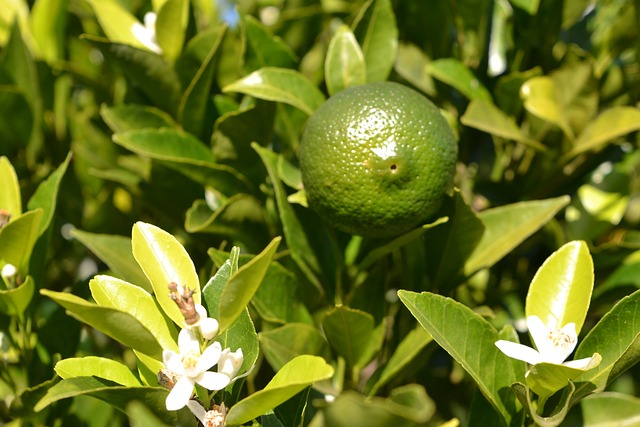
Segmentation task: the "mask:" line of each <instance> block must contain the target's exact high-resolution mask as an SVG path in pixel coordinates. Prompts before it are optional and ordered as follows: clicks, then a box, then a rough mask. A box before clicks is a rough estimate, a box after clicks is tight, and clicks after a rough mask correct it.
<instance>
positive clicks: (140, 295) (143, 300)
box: [89, 275, 178, 352]
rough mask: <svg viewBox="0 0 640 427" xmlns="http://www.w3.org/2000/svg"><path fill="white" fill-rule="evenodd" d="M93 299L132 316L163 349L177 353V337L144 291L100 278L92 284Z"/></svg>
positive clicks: (101, 276) (90, 283)
mask: <svg viewBox="0 0 640 427" xmlns="http://www.w3.org/2000/svg"><path fill="white" fill-rule="evenodd" d="M89 288H90V289H91V296H93V299H95V301H96V303H98V304H99V305H101V306H102V307H111V308H115V309H116V310H120V311H123V312H125V313H129V314H130V315H132V316H133V317H135V318H136V319H138V320H139V321H140V323H141V324H142V325H143V326H144V327H145V328H147V329H148V330H149V332H151V333H152V334H153V336H154V337H156V339H157V340H158V343H159V344H160V345H161V346H162V348H163V349H167V350H173V351H175V352H178V344H177V342H178V333H177V331H176V329H175V327H174V326H173V324H171V323H169V319H167V318H166V317H165V316H164V315H163V313H162V311H160V307H158V305H157V303H156V301H155V299H154V298H153V297H152V296H151V294H149V293H148V292H147V291H145V290H144V289H142V288H141V287H138V286H135V285H132V284H131V283H127V282H125V281H122V280H119V279H116V278H115V277H110V276H103V275H98V276H95V277H94V278H93V279H91V281H90V282H89Z"/></svg>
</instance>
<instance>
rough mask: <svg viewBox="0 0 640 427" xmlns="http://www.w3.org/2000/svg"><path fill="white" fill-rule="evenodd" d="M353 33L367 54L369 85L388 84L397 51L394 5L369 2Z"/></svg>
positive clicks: (380, 0)
mask: <svg viewBox="0 0 640 427" xmlns="http://www.w3.org/2000/svg"><path fill="white" fill-rule="evenodd" d="M353 32H354V34H355V36H356V39H357V40H358V42H359V43H360V46H361V47H362V53H363V54H364V60H365V63H366V72H367V82H368V83H370V82H378V81H384V80H386V79H387V77H389V73H390V72H391V69H392V68H393V64H394V62H395V60H396V50H397V48H398V27H397V24H396V17H395V14H394V12H393V7H392V4H391V1H390V0H369V1H368V2H367V3H366V4H365V5H364V6H362V8H361V9H360V12H359V14H358V16H357V17H356V19H355V20H354V21H353Z"/></svg>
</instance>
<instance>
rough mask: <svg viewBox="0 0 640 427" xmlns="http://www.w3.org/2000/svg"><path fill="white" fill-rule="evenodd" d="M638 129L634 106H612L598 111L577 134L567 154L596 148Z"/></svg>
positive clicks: (639, 114)
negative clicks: (593, 118) (600, 111)
mask: <svg viewBox="0 0 640 427" xmlns="http://www.w3.org/2000/svg"><path fill="white" fill-rule="evenodd" d="M639 129H640V110H638V109H637V108H635V107H613V108H610V109H608V110H605V111H603V112H602V113H600V114H599V115H598V116H597V117H596V118H595V120H593V121H592V122H591V123H589V124H588V125H587V127H586V128H585V129H584V130H583V131H582V132H581V133H580V134H579V135H578V137H577V138H576V140H575V141H574V142H573V148H572V149H571V151H570V152H569V153H568V154H567V156H574V155H577V154H580V153H583V152H585V151H589V150H597V149H599V148H601V147H602V146H603V145H604V144H605V143H607V142H609V141H611V140H613V139H616V138H619V137H621V136H623V135H626V134H628V133H630V132H634V131H637V130H639Z"/></svg>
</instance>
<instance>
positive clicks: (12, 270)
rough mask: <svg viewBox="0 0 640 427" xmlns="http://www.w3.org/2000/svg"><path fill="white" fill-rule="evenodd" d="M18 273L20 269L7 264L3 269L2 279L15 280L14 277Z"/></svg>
mask: <svg viewBox="0 0 640 427" xmlns="http://www.w3.org/2000/svg"><path fill="white" fill-rule="evenodd" d="M17 273H18V269H17V268H16V267H15V266H14V265H13V264H5V265H4V267H2V273H0V274H1V275H2V277H4V278H5V279H13V277H14V276H15V275H16V274H17Z"/></svg>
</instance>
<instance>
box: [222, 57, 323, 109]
mask: <svg viewBox="0 0 640 427" xmlns="http://www.w3.org/2000/svg"><path fill="white" fill-rule="evenodd" d="M222 91H223V92H225V93H226V92H240V93H244V94H245V95H250V96H253V97H256V98H259V99H266V100H268V101H276V102H283V103H285V104H289V105H292V106H294V107H296V108H298V109H300V110H301V111H303V112H305V113H306V114H308V115H311V114H312V113H313V112H314V111H315V110H316V109H317V108H318V107H319V106H320V104H322V103H323V102H324V100H325V98H324V95H323V94H322V92H320V89H318V88H317V87H315V86H314V85H313V84H312V83H311V82H310V81H309V80H307V78H306V77H304V76H303V75H302V74H301V73H300V72H298V71H295V70H290V69H286V68H275V67H263V68H260V69H259V70H256V71H254V72H253V73H251V74H249V75H248V76H245V77H243V78H242V79H240V80H238V81H236V82H233V83H231V84H229V85H227V86H225V87H224V88H222Z"/></svg>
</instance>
